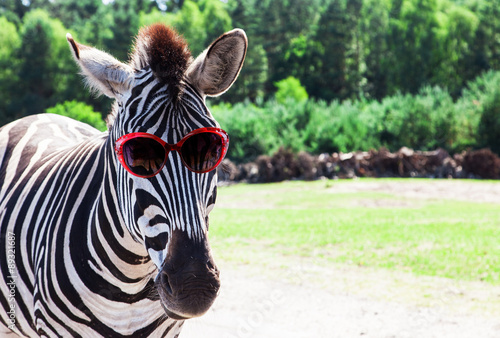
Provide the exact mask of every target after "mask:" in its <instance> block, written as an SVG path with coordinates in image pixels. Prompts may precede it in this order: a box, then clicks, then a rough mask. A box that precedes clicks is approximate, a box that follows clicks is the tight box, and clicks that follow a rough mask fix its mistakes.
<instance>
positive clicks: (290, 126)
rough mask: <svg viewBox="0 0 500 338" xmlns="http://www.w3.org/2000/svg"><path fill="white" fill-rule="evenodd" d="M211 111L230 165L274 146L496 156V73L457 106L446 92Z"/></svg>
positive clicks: (499, 144) (499, 80)
mask: <svg viewBox="0 0 500 338" xmlns="http://www.w3.org/2000/svg"><path fill="white" fill-rule="evenodd" d="M212 111H213V114H214V116H215V117H216V119H218V120H219V122H220V124H221V126H222V127H223V128H224V129H226V130H227V131H228V132H229V133H230V137H231V147H230V150H229V154H228V157H229V158H230V159H231V160H233V161H235V162H237V163H243V162H250V161H254V160H255V159H256V158H257V157H258V156H259V155H267V156H271V155H272V154H274V153H276V152H277V151H278V150H279V149H280V148H281V147H283V148H284V149H286V150H287V151H292V152H293V153H299V152H301V151H307V152H309V153H312V154H321V153H330V154H331V153H333V152H344V153H346V152H351V151H360V150H361V151H368V150H371V149H380V148H381V147H385V148H387V149H388V150H390V151H392V152H395V151H398V150H399V149H400V148H402V147H409V148H413V149H417V150H434V149H437V148H443V149H445V150H446V151H447V152H461V151H462V150H466V149H467V148H485V147H489V148H491V149H492V150H493V151H495V152H497V153H500V137H498V135H500V72H497V73H495V72H490V73H486V74H484V75H483V76H481V77H479V78H477V79H476V80H475V81H473V82H471V83H470V84H469V88H468V89H467V90H466V91H464V93H463V96H462V98H461V99H459V100H458V101H457V102H453V100H452V97H451V96H450V95H449V93H448V91H447V90H445V89H442V88H439V87H425V88H423V89H422V90H421V91H420V92H419V93H418V94H417V95H409V94H406V95H403V94H396V95H393V96H391V97H387V98H385V99H383V100H382V101H381V102H378V101H375V100H373V101H366V100H361V101H355V102H351V101H344V102H342V103H340V102H338V101H333V102H331V103H327V102H324V101H315V100H306V101H301V102H298V101H297V100H296V99H294V98H293V97H286V98H282V99H281V100H270V101H267V102H265V103H262V102H261V103H260V104H257V105H256V104H252V103H249V102H246V103H239V104H236V105H234V106H230V105H228V104H225V105H219V106H215V107H213V108H212Z"/></svg>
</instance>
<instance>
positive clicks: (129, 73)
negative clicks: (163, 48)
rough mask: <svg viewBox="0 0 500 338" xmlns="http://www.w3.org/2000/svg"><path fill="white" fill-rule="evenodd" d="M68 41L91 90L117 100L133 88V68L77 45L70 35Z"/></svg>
mask: <svg viewBox="0 0 500 338" xmlns="http://www.w3.org/2000/svg"><path fill="white" fill-rule="evenodd" d="M66 39H67V40H68V43H69V45H70V47H71V52H72V54H73V57H74V59H75V61H76V63H77V64H78V65H79V66H80V69H81V71H82V74H83V75H84V76H85V79H86V82H87V84H88V85H89V87H90V88H91V90H93V91H96V92H97V93H99V94H101V93H103V94H105V95H106V96H109V97H111V98H115V99H117V98H120V97H121V96H122V95H123V94H124V93H125V92H127V91H128V90H129V89H130V88H131V86H132V81H133V79H134V71H133V69H132V67H130V66H128V65H126V64H124V63H122V62H120V61H118V60H117V59H115V58H114V57H112V56H111V55H109V54H107V53H105V52H102V51H100V50H98V49H95V48H92V47H89V46H85V45H82V44H79V43H77V42H76V41H75V40H73V37H72V36H71V34H69V33H68V34H66Z"/></svg>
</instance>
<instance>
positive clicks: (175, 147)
mask: <svg viewBox="0 0 500 338" xmlns="http://www.w3.org/2000/svg"><path fill="white" fill-rule="evenodd" d="M203 133H211V134H216V135H219V136H220V137H221V139H222V151H221V156H220V158H219V160H218V161H217V163H216V164H215V165H214V166H212V167H210V169H208V170H201V171H198V170H193V169H191V168H190V167H189V166H188V165H187V164H186V162H185V161H184V157H183V156H182V152H181V151H180V150H181V148H182V145H183V144H184V142H186V141H187V140H188V139H189V138H191V137H192V136H194V135H198V134H203ZM139 137H141V138H148V139H152V140H155V141H156V142H158V143H159V144H161V145H162V146H163V148H164V149H165V158H164V159H163V163H162V165H161V166H160V168H159V169H158V170H157V171H155V172H154V173H153V174H151V175H139V174H136V173H134V172H133V171H132V169H131V168H129V166H128V165H127V163H126V161H125V158H124V156H123V145H124V144H125V143H126V142H127V141H129V140H132V139H134V138H139ZM228 147H229V135H228V134H227V133H226V132H225V131H224V130H223V129H221V128H215V127H206V128H198V129H195V130H193V131H191V132H189V133H188V134H186V135H185V136H184V137H183V138H182V139H181V140H180V141H179V142H177V143H176V144H169V143H167V142H165V141H163V140H162V139H161V138H159V137H158V136H156V135H153V134H149V133H142V132H137V133H130V134H125V135H123V136H122V137H120V138H119V139H118V140H116V143H115V152H116V154H117V155H118V161H120V163H121V165H122V166H123V167H124V168H125V169H126V170H127V171H128V172H129V173H130V174H132V175H134V176H137V177H142V178H150V177H153V176H156V175H157V174H158V173H159V172H160V171H161V170H162V169H163V167H164V166H165V164H166V163H167V159H168V154H169V153H170V152H171V151H177V153H178V154H179V156H180V158H181V161H182V164H183V165H184V166H185V167H186V168H187V169H188V170H190V171H192V172H195V173H197V174H204V173H208V172H210V171H212V170H214V169H215V168H217V167H218V166H219V164H220V163H221V162H222V160H223V159H224V157H225V156H226V153H227V149H228Z"/></svg>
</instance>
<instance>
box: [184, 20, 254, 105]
mask: <svg viewBox="0 0 500 338" xmlns="http://www.w3.org/2000/svg"><path fill="white" fill-rule="evenodd" d="M247 45H248V40H247V36H246V34H245V32H244V31H243V30H241V29H234V30H232V31H230V32H227V33H225V34H223V35H222V36H220V37H219V38H218V39H217V40H215V41H214V42H213V43H212V44H211V45H210V47H208V48H207V49H206V50H205V51H204V52H203V53H201V55H200V56H198V57H197V58H196V60H194V62H193V63H192V64H191V65H190V66H189V68H188V70H187V76H186V77H187V80H188V82H190V83H191V84H192V85H193V86H195V87H196V88H197V89H198V90H199V91H200V92H201V93H202V94H203V95H209V96H218V95H221V94H222V93H224V92H225V91H226V90H228V89H229V88H230V87H231V85H232V84H233V83H234V81H235V80H236V78H237V77H238V74H239V73H240V70H241V67H242V66H243V61H244V60H245V55H246V52H247Z"/></svg>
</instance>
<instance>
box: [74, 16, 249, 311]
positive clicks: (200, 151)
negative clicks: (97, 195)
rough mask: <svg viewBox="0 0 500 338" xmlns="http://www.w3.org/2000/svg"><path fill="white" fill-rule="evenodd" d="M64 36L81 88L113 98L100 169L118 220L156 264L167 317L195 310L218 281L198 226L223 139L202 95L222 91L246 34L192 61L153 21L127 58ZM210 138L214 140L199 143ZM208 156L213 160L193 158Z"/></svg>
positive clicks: (203, 225)
mask: <svg viewBox="0 0 500 338" xmlns="http://www.w3.org/2000/svg"><path fill="white" fill-rule="evenodd" d="M67 39H68V42H69V43H70V46H71V49H72V51H73V56H74V58H75V59H76V61H77V63H78V64H79V65H80V68H81V70H82V73H83V74H84V75H85V76H86V79H87V82H88V84H89V86H90V87H91V88H93V89H94V90H96V91H98V92H101V93H104V94H106V95H107V96H109V97H112V98H115V99H116V101H115V104H114V108H113V112H112V114H111V115H110V116H111V118H110V117H108V125H109V129H110V132H109V137H108V151H109V160H108V162H109V167H108V169H107V170H108V171H109V172H110V173H111V174H110V176H113V177H115V179H114V184H115V185H116V189H115V190H116V200H117V205H118V210H119V213H121V215H119V217H118V219H119V220H120V222H122V223H124V225H125V226H126V228H127V230H128V231H129V232H130V234H131V235H132V237H133V238H134V239H135V240H136V241H137V242H140V243H143V244H144V248H145V250H146V251H147V253H148V255H149V257H150V259H151V261H152V262H153V263H154V265H155V266H156V269H155V283H154V285H155V289H156V291H157V293H158V295H159V298H160V300H161V303H162V305H163V307H164V309H165V311H166V313H167V315H169V317H171V318H174V319H187V318H191V317H195V316H200V315H202V314H203V313H205V312H206V311H207V310H208V309H209V308H210V306H211V305H212V303H213V301H214V300H215V298H216V296H217V294H218V290H219V287H220V281H219V271H218V269H217V268H216V266H215V263H214V260H213V258H212V255H211V252H210V248H209V245H208V239H207V232H208V215H209V213H210V211H211V209H212V208H213V205H214V203H215V197H216V184H217V175H216V170H213V169H214V168H215V166H216V165H218V163H220V160H222V157H223V156H224V154H220V153H219V154H215V155H212V153H211V152H213V151H214V152H217V151H219V152H223V153H225V150H224V149H222V150H221V149H220V148H219V147H220V146H225V142H227V140H226V139H225V134H224V132H223V131H222V130H220V129H219V125H218V123H217V121H215V119H214V118H213V116H212V115H211V114H210V112H209V110H208V109H207V107H206V105H205V96H206V95H209V96H217V95H220V94H222V93H223V92H225V91H226V90H227V89H229V87H230V86H231V85H232V84H233V82H234V81H235V80H236V78H237V76H238V74H239V71H240V69H241V67H242V64H243V60H244V58H245V54H246V48H247V38H246V35H245V33H244V32H243V31H242V30H239V29H235V30H233V31H230V32H228V33H226V34H224V35H222V36H221V37H219V38H218V39H217V40H216V41H214V42H213V43H212V44H211V45H210V46H209V47H208V48H207V49H206V50H205V51H204V52H203V53H202V54H201V55H200V56H199V57H197V58H196V59H192V58H191V56H190V52H189V50H188V48H187V45H186V43H185V42H184V40H183V39H182V38H181V37H179V36H178V35H177V34H176V33H175V32H174V31H173V30H171V29H170V28H168V27H166V26H164V25H159V24H157V25H153V26H150V27H146V28H143V29H141V31H140V32H139V35H138V37H137V39H136V43H135V47H134V52H133V54H132V57H131V61H130V62H129V63H128V64H124V63H121V62H119V61H118V60H116V59H114V58H113V57H112V56H110V55H108V54H106V53H104V52H102V51H99V50H97V49H94V48H91V47H87V46H84V45H81V44H79V43H77V42H75V41H74V40H73V38H72V37H71V36H70V35H68V36H67ZM200 134H203V135H202V136H200ZM186 135H187V136H186ZM193 135H194V136H193ZM134 142H136V143H134ZM213 142H221V143H224V145H219V144H216V148H217V149H215V150H214V149H211V148H210V147H211V146H210V145H209V148H208V149H207V148H206V145H205V143H213ZM187 143H191V144H190V145H189V146H185V144H187ZM181 144H182V147H181V146H180V145H181ZM174 145H176V146H174ZM185 148H187V149H185ZM115 151H116V152H117V154H118V155H117V154H116V153H115ZM210 156H211V157H213V158H212V160H214V162H212V163H210V164H203V163H201V162H202V159H200V157H203V158H204V157H210ZM162 157H163V158H162ZM120 162H121V163H120Z"/></svg>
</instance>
